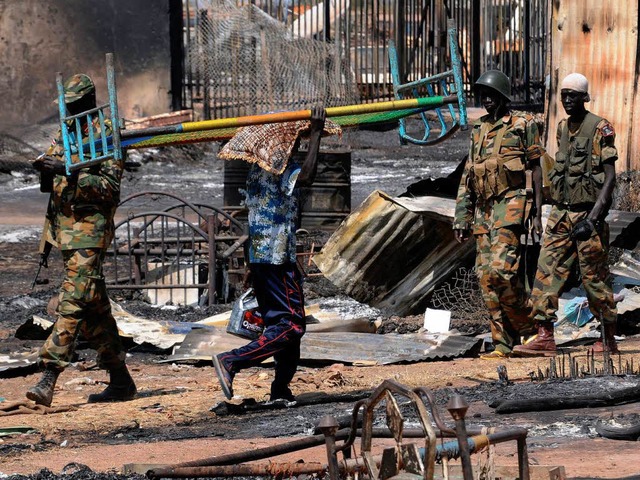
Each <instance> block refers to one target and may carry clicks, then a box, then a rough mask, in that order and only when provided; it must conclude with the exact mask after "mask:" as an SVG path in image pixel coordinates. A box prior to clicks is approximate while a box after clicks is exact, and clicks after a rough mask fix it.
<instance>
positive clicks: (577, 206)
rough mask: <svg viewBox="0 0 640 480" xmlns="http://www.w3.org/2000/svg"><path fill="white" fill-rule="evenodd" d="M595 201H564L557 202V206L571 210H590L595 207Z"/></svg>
mask: <svg viewBox="0 0 640 480" xmlns="http://www.w3.org/2000/svg"><path fill="white" fill-rule="evenodd" d="M594 205H595V203H574V204H571V203H562V202H555V206H556V207H558V208H559V209H561V210H568V211H570V212H590V211H591V210H592V209H593V206H594Z"/></svg>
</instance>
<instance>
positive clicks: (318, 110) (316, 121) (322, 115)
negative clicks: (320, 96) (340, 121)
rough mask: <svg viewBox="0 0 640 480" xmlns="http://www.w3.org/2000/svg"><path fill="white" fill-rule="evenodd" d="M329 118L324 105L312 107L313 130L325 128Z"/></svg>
mask: <svg viewBox="0 0 640 480" xmlns="http://www.w3.org/2000/svg"><path fill="white" fill-rule="evenodd" d="M326 118H327V111H326V110H325V109H324V108H322V107H313V108H312V109H311V131H312V132H313V131H318V130H322V129H323V128H324V123H325V120H326Z"/></svg>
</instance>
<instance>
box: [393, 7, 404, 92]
mask: <svg viewBox="0 0 640 480" xmlns="http://www.w3.org/2000/svg"><path fill="white" fill-rule="evenodd" d="M405 8H406V4H405V0H396V11H395V17H396V31H395V40H396V50H397V51H398V71H399V72H400V75H399V77H400V83H406V81H407V58H406V57H407V53H406V51H407V39H406V35H405V34H406V19H405V16H404V12H405Z"/></svg>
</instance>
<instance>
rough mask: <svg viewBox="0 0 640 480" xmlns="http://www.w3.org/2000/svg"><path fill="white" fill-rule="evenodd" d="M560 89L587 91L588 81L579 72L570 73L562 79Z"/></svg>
mask: <svg viewBox="0 0 640 480" xmlns="http://www.w3.org/2000/svg"><path fill="white" fill-rule="evenodd" d="M560 89H561V90H564V89H567V90H573V91H575V92H582V93H589V81H588V80H587V77H585V76H584V75H582V74H581V73H570V74H569V75H567V76H566V77H564V80H562V85H561V86H560Z"/></svg>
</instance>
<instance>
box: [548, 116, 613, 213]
mask: <svg viewBox="0 0 640 480" xmlns="http://www.w3.org/2000/svg"><path fill="white" fill-rule="evenodd" d="M601 121H602V118H601V117H598V116H597V115H594V114H593V113H591V112H587V115H586V116H585V117H584V120H583V121H582V125H581V126H580V129H579V130H578V133H576V135H575V136H574V137H573V140H571V139H570V138H569V122H568V121H567V122H566V123H565V124H564V126H563V128H562V132H560V147H559V149H558V153H556V161H555V164H554V165H553V168H552V169H551V170H550V171H549V181H550V183H551V185H550V187H551V198H553V200H554V201H555V202H557V203H562V204H567V205H578V204H585V203H586V204H588V203H595V202H596V200H597V199H598V195H599V193H600V190H602V186H603V185H604V169H603V166H602V161H601V160H600V157H599V156H594V155H593V137H594V135H595V133H596V129H597V128H598V124H599V123H600V122H601Z"/></svg>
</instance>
